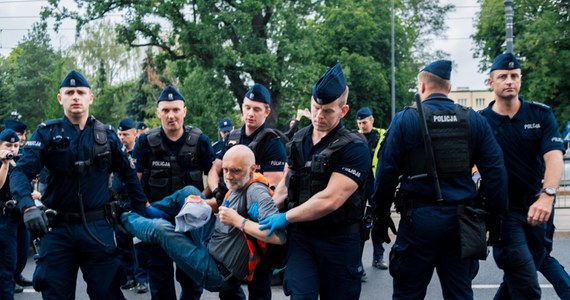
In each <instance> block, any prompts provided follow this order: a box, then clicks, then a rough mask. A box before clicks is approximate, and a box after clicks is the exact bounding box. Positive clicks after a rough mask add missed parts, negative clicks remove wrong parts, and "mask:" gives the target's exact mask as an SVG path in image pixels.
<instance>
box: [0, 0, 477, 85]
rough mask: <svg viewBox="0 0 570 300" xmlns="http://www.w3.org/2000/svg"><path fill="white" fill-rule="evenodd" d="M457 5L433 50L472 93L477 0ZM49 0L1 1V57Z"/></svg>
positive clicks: (63, 35)
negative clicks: (440, 53)
mask: <svg viewBox="0 0 570 300" xmlns="http://www.w3.org/2000/svg"><path fill="white" fill-rule="evenodd" d="M441 1H442V2H443V3H453V4H455V5H456V7H457V8H456V9H455V11H454V12H451V13H450V14H449V15H448V16H447V18H446V25H447V26H448V30H447V32H446V35H445V37H443V38H440V39H436V40H434V41H433V45H432V48H433V49H441V50H443V51H445V52H447V53H449V54H450V57H448V59H450V60H453V61H454V63H455V69H454V71H453V72H452V74H451V83H452V85H453V89H454V90H455V89H456V88H458V87H468V88H469V89H471V90H480V89H485V88H486V85H485V83H484V82H485V78H486V76H485V74H483V73H480V72H478V71H477V70H478V69H477V61H476V60H475V59H473V52H472V48H473V42H472V40H471V39H470V38H469V37H470V35H471V34H472V33H473V31H474V24H475V23H474V17H475V15H476V14H477V13H478V11H479V5H478V4H477V0H441ZM43 5H47V0H0V55H1V56H4V57H6V56H7V55H8V54H9V53H10V51H11V50H12V49H13V48H14V47H15V46H16V45H17V44H18V42H19V41H21V40H22V38H23V37H24V36H25V35H26V34H27V31H28V30H29V29H30V28H31V27H32V24H33V23H34V22H37V21H38V20H39V12H40V10H41V7H42V6H43ZM49 29H50V32H51V38H52V44H53V46H54V48H56V49H59V48H66V47H68V46H70V45H71V44H72V43H73V41H74V34H75V31H74V30H75V28H74V24H73V23H72V22H64V24H63V25H62V26H61V29H60V32H59V33H58V34H56V33H55V32H53V28H52V27H50V28H49Z"/></svg>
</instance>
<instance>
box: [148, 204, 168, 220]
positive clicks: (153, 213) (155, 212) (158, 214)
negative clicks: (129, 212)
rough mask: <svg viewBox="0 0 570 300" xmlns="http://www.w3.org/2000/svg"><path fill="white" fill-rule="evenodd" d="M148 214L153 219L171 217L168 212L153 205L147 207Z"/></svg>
mask: <svg viewBox="0 0 570 300" xmlns="http://www.w3.org/2000/svg"><path fill="white" fill-rule="evenodd" d="M146 215H147V217H149V218H151V219H159V218H163V219H165V220H168V219H170V216H169V215H168V214H167V213H165V212H164V211H162V210H160V209H158V208H156V207H154V206H152V205H149V206H147V207H146Z"/></svg>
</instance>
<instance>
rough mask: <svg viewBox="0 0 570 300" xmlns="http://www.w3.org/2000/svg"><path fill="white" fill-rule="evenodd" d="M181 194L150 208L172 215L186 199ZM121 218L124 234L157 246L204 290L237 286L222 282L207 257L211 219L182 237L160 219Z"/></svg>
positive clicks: (213, 220)
mask: <svg viewBox="0 0 570 300" xmlns="http://www.w3.org/2000/svg"><path fill="white" fill-rule="evenodd" d="M195 191H197V190H195ZM186 192H188V190H186ZM184 194H185V192H184V191H182V190H180V191H177V192H176V193H174V194H172V195H171V196H168V197H165V198H164V199H163V200H160V201H157V202H154V203H153V206H156V207H159V208H160V209H163V210H164V211H166V212H167V213H169V214H171V215H172V213H173V212H174V210H175V208H177V207H178V210H180V208H181V207H182V205H183V204H184V199H185V198H186V196H187V195H186V196H184ZM198 194H199V191H198ZM177 212H178V211H176V213H177ZM121 219H122V221H123V225H124V226H125V229H126V230H127V231H128V232H130V233H131V234H133V235H134V236H136V237H138V238H139V239H141V241H143V242H146V243H150V244H157V245H160V246H161V247H162V248H163V249H164V251H165V252H166V253H167V254H168V256H170V257H171V258H172V259H173V260H174V262H176V264H177V267H179V268H181V269H182V270H183V271H184V273H185V274H186V275H188V276H189V277H190V278H191V279H192V280H193V281H194V282H196V283H198V284H199V285H200V286H203V287H204V288H206V289H207V290H209V291H214V292H216V291H222V290H227V289H230V288H233V287H235V286H236V285H238V284H239V282H238V281H237V279H234V278H233V277H232V278H230V280H227V279H228V278H226V279H225V278H224V277H223V276H222V274H221V273H220V271H219V269H218V266H217V262H216V261H215V260H214V259H213V258H212V256H210V253H209V250H208V241H209V240H210V237H211V236H212V233H213V230H214V226H215V222H216V218H213V217H212V218H211V219H210V221H209V222H208V223H207V224H206V225H204V226H202V227H201V228H198V229H195V230H192V231H190V232H188V233H186V234H185V233H182V232H175V231H174V225H172V224H171V223H170V222H168V221H166V220H164V219H147V218H144V217H142V216H140V215H138V214H136V213H132V212H129V213H124V214H123V215H122V217H121ZM186 235H189V237H188V236H186Z"/></svg>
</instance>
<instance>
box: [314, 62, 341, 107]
mask: <svg viewBox="0 0 570 300" xmlns="http://www.w3.org/2000/svg"><path fill="white" fill-rule="evenodd" d="M345 90H346V78H345V77H344V72H343V71H342V67H341V65H340V64H336V65H335V66H334V67H332V68H330V69H329V70H328V71H327V72H325V74H323V76H321V78H320V79H319V81H317V83H316V84H315V85H314V86H313V99H314V100H315V102H317V103H318V104H328V103H331V102H333V101H335V100H336V99H338V98H339V97H340V96H341V95H342V94H343V93H344V91H345Z"/></svg>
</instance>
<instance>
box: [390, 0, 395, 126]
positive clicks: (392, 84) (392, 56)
mask: <svg viewBox="0 0 570 300" xmlns="http://www.w3.org/2000/svg"><path fill="white" fill-rule="evenodd" d="M390 35H391V36H390V39H391V42H390V44H391V47H390V48H391V49H390V52H391V53H390V55H391V60H392V66H391V69H392V80H391V90H392V93H391V94H392V102H391V103H392V119H394V116H395V115H396V63H395V58H394V57H395V55H394V52H395V49H394V48H395V46H394V0H392V30H391V34H390Z"/></svg>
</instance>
